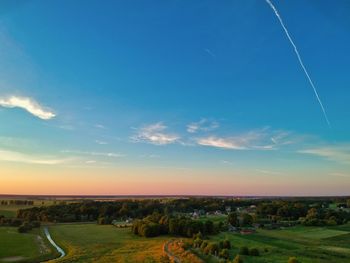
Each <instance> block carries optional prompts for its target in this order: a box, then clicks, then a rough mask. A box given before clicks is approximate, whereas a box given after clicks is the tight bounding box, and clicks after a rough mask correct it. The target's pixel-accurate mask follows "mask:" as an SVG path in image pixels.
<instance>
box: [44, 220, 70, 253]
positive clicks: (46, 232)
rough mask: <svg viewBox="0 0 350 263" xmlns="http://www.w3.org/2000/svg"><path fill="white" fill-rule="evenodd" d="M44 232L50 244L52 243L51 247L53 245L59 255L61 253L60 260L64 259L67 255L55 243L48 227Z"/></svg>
mask: <svg viewBox="0 0 350 263" xmlns="http://www.w3.org/2000/svg"><path fill="white" fill-rule="evenodd" d="M44 232H45V235H46V238H47V240H49V242H50V243H51V245H53V246H54V247H55V248H56V250H57V251H58V253H60V257H59V258H63V257H64V256H65V255H66V253H65V252H64V250H63V249H62V248H60V247H59V246H58V245H57V244H56V243H55V241H53V239H52V237H51V235H50V232H49V229H48V228H47V226H46V227H44Z"/></svg>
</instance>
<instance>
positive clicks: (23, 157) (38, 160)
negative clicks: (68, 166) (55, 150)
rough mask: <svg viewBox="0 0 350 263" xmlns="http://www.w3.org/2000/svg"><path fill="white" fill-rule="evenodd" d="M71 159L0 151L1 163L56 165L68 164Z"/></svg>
mask: <svg viewBox="0 0 350 263" xmlns="http://www.w3.org/2000/svg"><path fill="white" fill-rule="evenodd" d="M69 160H70V159H56V158H47V157H43V156H34V155H29V154H24V153H20V152H14V151H7V150H0V161H5V162H16V163H26V164H44V165H56V164H62V163H66V162H68V161H69Z"/></svg>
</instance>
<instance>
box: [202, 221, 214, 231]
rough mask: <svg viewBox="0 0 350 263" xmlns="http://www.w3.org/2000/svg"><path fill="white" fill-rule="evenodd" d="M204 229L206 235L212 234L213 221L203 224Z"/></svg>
mask: <svg viewBox="0 0 350 263" xmlns="http://www.w3.org/2000/svg"><path fill="white" fill-rule="evenodd" d="M204 229H205V233H206V234H213V233H214V223H213V221H210V220H207V221H205V223H204Z"/></svg>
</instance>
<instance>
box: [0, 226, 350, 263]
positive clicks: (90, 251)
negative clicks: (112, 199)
mask: <svg viewBox="0 0 350 263" xmlns="http://www.w3.org/2000/svg"><path fill="white" fill-rule="evenodd" d="M49 231H50V233H51V236H52V238H53V239H54V240H55V242H56V243H57V244H58V245H59V246H60V247H62V248H63V249H64V250H65V252H66V253H67V255H66V257H64V258H62V259H58V260H55V261H54V262H57V263H69V262H78V263H79V262H101V263H103V262H106V263H107V262H130V263H131V262H159V258H160V257H161V255H163V250H162V247H163V244H164V243H165V242H166V241H167V240H169V239H170V237H167V236H164V237H156V238H142V237H138V236H135V235H133V234H132V233H131V231H130V228H116V227H114V226H111V225H103V226H102V225H96V224H59V225H51V226H49ZM225 238H227V239H229V240H230V241H231V244H232V246H233V248H232V249H231V250H230V255H231V258H233V257H234V256H235V255H236V254H237V253H238V250H239V248H240V247H241V246H247V247H249V248H258V249H259V251H260V252H261V256H259V257H253V256H243V259H244V262H245V263H286V262H288V258H289V257H291V256H296V257H298V259H299V260H300V262H302V263H326V262H327V263H329V262H331V263H332V262H334V263H348V262H350V225H349V224H348V225H344V226H336V227H329V228H326V227H324V228H321V227H303V226H297V227H292V228H287V229H285V230H259V231H258V232H257V233H255V234H250V235H241V234H237V233H229V232H223V233H220V234H218V235H215V236H212V237H211V238H210V240H211V241H219V240H223V239H225ZM51 252H52V248H51V247H50V245H49V244H48V243H47V241H46V239H45V237H44V236H43V233H42V230H38V229H37V230H34V231H31V232H30V233H29V234H19V233H17V230H16V228H11V227H2V228H0V262H9V261H6V260H9V259H10V260H11V259H12V260H16V259H17V261H12V262H39V261H40V260H38V259H39V258H40V259H43V258H44V257H46V258H48V257H50V256H51V258H52V254H51ZM56 254H57V253H56ZM204 258H206V260H207V262H211V263H217V262H219V261H218V259H217V258H215V257H213V256H211V257H204Z"/></svg>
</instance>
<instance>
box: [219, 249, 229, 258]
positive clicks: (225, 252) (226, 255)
mask: <svg viewBox="0 0 350 263" xmlns="http://www.w3.org/2000/svg"><path fill="white" fill-rule="evenodd" d="M229 256H230V254H229V252H228V249H226V248H224V249H222V250H221V251H220V253H219V257H221V258H224V259H228V258H229Z"/></svg>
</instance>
